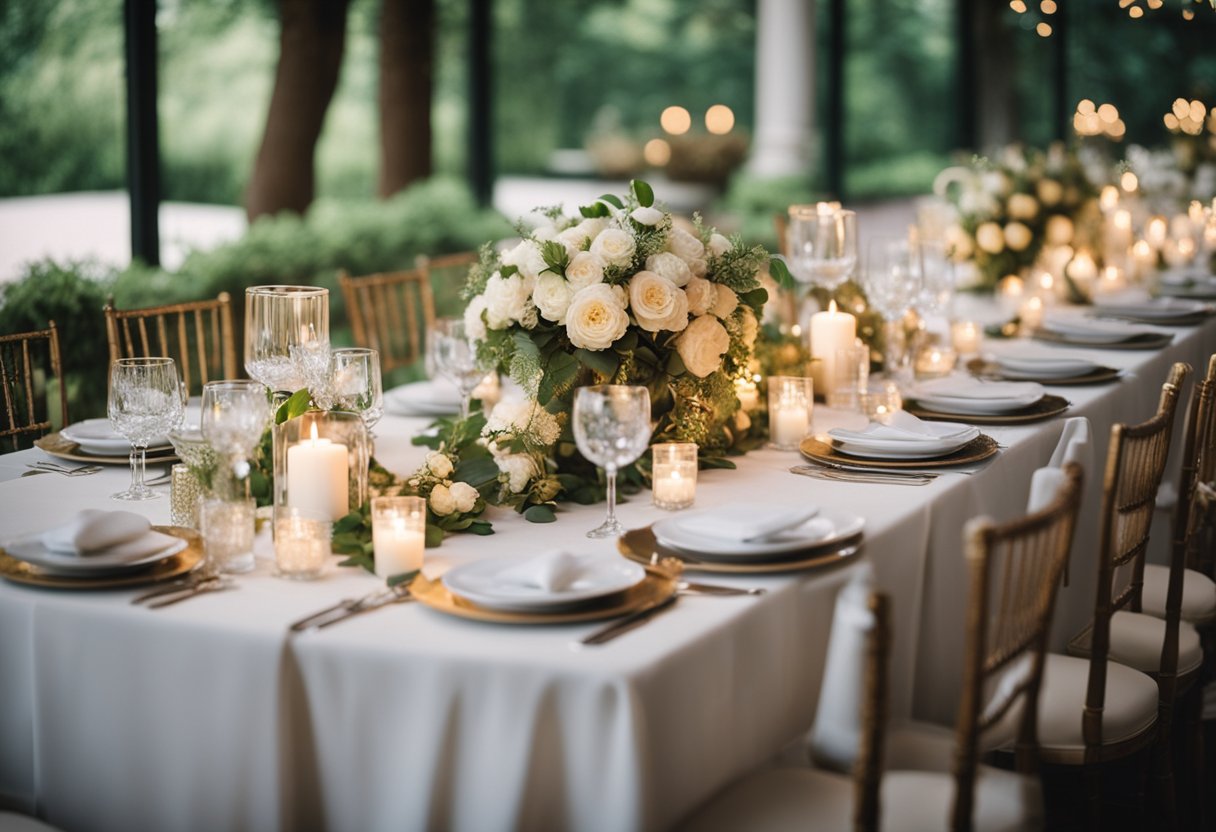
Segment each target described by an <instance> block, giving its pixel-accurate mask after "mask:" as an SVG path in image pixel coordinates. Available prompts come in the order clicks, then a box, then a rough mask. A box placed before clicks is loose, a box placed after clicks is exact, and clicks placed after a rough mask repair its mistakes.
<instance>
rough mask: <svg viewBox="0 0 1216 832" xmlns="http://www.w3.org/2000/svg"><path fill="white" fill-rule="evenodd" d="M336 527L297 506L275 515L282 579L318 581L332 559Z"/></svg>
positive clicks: (277, 558)
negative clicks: (333, 531) (332, 537)
mask: <svg viewBox="0 0 1216 832" xmlns="http://www.w3.org/2000/svg"><path fill="white" fill-rule="evenodd" d="M332 530H333V524H332V523H330V522H329V521H328V520H322V519H320V518H318V517H316V516H315V515H310V514H309V513H308V512H307V511H304V510H302V509H299V508H296V507H294V506H278V507H277V508H276V509H275V512H274V563H275V567H276V570H277V574H278V575H279V576H280V577H283V578H291V579H293V580H298V581H307V580H311V579H313V578H316V577H317V576H318V575H320V574H321V571H322V570H323V569H324V568H325V561H326V560H327V559H328V558H329V556H330V554H331V552H332V550H331V548H330V535H331V534H332Z"/></svg>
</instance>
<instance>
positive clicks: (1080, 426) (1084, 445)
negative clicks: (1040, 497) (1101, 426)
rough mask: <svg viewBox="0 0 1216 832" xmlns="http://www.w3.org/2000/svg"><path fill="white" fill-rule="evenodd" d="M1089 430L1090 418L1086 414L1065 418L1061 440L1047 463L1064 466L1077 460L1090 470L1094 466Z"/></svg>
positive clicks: (1059, 466)
mask: <svg viewBox="0 0 1216 832" xmlns="http://www.w3.org/2000/svg"><path fill="white" fill-rule="evenodd" d="M1089 432H1090V431H1089V419H1086V418H1085V417H1084V416H1073V417H1071V418H1069V419H1065V420H1064V430H1063V431H1062V432H1061V433H1060V441H1059V442H1057V443H1056V449H1055V451H1054V452H1052V454H1051V461H1050V462H1048V463H1047V464H1048V465H1050V466H1051V467H1052V468H1063V467H1064V466H1065V465H1066V464H1068V463H1069V462H1076V463H1077V464H1079V465H1080V466H1081V467H1082V468H1083V469H1084V470H1086V471H1089V470H1090V469H1091V468H1092V467H1093V460H1092V453H1091V451H1090V444H1089Z"/></svg>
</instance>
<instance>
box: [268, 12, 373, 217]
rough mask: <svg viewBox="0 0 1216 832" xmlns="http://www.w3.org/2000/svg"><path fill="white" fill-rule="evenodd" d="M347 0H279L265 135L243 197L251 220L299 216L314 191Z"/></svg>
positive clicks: (339, 58) (338, 66)
mask: <svg viewBox="0 0 1216 832" xmlns="http://www.w3.org/2000/svg"><path fill="white" fill-rule="evenodd" d="M348 4H349V0H279V17H280V26H281V30H280V36H279V66H278V69H277V70H276V72H275V78H274V92H273V93H272V94H271V97H270V111H269V112H268V113H267V116H266V132H265V133H264V134H263V135H262V146H261V148H259V150H258V156H257V160H256V161H255V162H254V166H253V176H252V177H251V178H250V181H249V190H248V192H247V193H246V196H245V213H246V214H247V215H248V217H249V219H250V221H252V220H254V219H256V218H257V217H259V216H261V215H263V214H276V213H278V212H279V211H295V212H296V213H301V214H302V213H304V211H305V210H307V208H308V206H309V204H310V203H311V202H312V199H313V195H314V188H315V170H314V157H315V155H316V149H317V139H318V138H319V137H320V135H321V128H322V126H323V125H324V124H325V112H326V110H327V109H329V102H330V99H331V98H333V94H334V88H335V87H336V86H337V85H338V72H339V70H340V69H341V67H342V51H343V47H344V45H345V40H346V10H347V6H348Z"/></svg>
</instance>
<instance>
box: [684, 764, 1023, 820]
mask: <svg viewBox="0 0 1216 832" xmlns="http://www.w3.org/2000/svg"><path fill="white" fill-rule="evenodd" d="M975 789H976V791H975V796H976V799H975V812H974V819H975V827H974V828H975V829H976V830H977V831H978V832H1006V830H1008V832H1014V830H1025V829H1036V828H1039V827H1041V826H1042V799H1041V795H1040V792H1039V789H1038V781H1037V780H1036V779H1033V778H1024V777H1022V776H1021V775H1018V774H1014V773H1012V772H1007V771H1001V770H1000V769H994V768H989V767H988V766H980V767H979V769H978V771H977V776H976V784H975ZM880 800H881V809H880V813H881V818H882V824H881V827H882V829H884V830H893V832H894V831H895V830H898V832H940V831H941V830H944V829H949V828H950V813H951V811H952V810H953V808H954V777H953V776H952V775H948V774H940V773H935V772H921V771H891V772H887V774H886V775H885V776H884V777H883V782H882V791H881V798H880ZM852 826H853V781H852V780H851V779H850V778H848V777H844V776H842V775H839V774H832V773H829V772H824V771H817V770H815V769H807V768H770V769H764V770H762V771H759V772H757V773H755V774H752V775H749V776H747V777H745V778H743V779H742V780H739V781H736V782H735V783H733V784H732V785H730V786H728V787H727V788H726V789H725V790H723V791H722V792H719V793H718V794H717V795H716V796H715V797H714V798H713V799H711V800H710V801H709V802H708V803H706V804H704V805H702V806H701V807H700V808H699V809H698V810H697V811H696V813H695V814H694V815H693V816H692V817H691V818H689V819H688V820H686V821H685V822H684V823H683V824H681V825H680V826H678V827H677V828H678V829H680V830H684V832H743V830H746V832H777V831H778V830H825V831H826V830H831V831H832V832H841V830H846V832H847V830H849V829H851V828H852Z"/></svg>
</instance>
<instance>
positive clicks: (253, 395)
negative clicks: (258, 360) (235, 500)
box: [202, 379, 270, 496]
mask: <svg viewBox="0 0 1216 832" xmlns="http://www.w3.org/2000/svg"><path fill="white" fill-rule="evenodd" d="M267 393H268V391H267V389H266V385H264V384H262V382H260V381H251V380H248V379H233V380H225V381H209V382H207V383H206V384H204V385H203V408H202V433H203V436H204V437H205V438H206V440H207V442H208V443H209V444H210V445H211V447H212V448H214V449H215V451H216V452H217V453H218V454H220V455H221V456H223V457H224V458H225V459H226V460H227V461H228V467H229V471H230V472H231V473H232V474H233V475H234V476H235V478H236V479H237V480H243V479H245V477H247V476H248V475H249V462H248V459H249V457H250V456H251V455H252V454H253V449H254V448H256V447H257V444H258V442H259V441H260V440H261V438H262V434H263V433H265V431H266V426H267V425H268V424H269V422H270V399H269V398H268V397H267ZM233 496H243V495H233Z"/></svg>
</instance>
